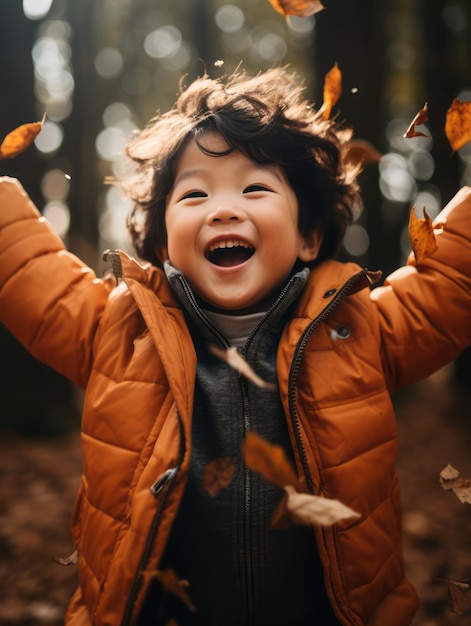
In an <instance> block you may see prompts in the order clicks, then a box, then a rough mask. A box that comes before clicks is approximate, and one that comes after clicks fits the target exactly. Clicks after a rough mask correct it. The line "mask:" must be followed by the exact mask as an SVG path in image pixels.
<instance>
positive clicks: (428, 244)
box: [409, 207, 438, 263]
mask: <svg viewBox="0 0 471 626" xmlns="http://www.w3.org/2000/svg"><path fill="white" fill-rule="evenodd" d="M409 239H410V242H411V246H412V250H413V251H414V254H415V258H416V261H417V263H422V261H425V259H427V258H428V257H429V256H432V254H434V252H436V251H437V250H438V246H437V242H436V240H435V233H434V232H433V224H432V220H431V219H430V217H429V216H428V215H427V212H426V211H425V209H424V217H423V218H422V219H419V218H418V217H417V216H416V214H415V207H413V208H412V209H411V212H410V217H409Z"/></svg>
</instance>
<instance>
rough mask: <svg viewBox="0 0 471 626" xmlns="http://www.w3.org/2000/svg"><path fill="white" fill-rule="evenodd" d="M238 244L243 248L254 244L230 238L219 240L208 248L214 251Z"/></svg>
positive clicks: (209, 250)
mask: <svg viewBox="0 0 471 626" xmlns="http://www.w3.org/2000/svg"><path fill="white" fill-rule="evenodd" d="M236 246H241V247H242V248H250V249H251V248H252V246H251V245H250V244H248V243H247V242H246V241H240V240H239V239H228V240H227V241H218V242H217V243H213V244H211V245H210V246H209V248H208V252H214V250H218V249H220V248H235V247H236Z"/></svg>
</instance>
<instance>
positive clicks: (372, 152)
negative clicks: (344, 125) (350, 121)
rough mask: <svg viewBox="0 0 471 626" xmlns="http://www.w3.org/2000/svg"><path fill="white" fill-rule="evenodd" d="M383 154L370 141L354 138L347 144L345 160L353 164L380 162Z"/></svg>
mask: <svg viewBox="0 0 471 626" xmlns="http://www.w3.org/2000/svg"><path fill="white" fill-rule="evenodd" d="M382 156H383V155H382V154H381V152H379V151H378V150H377V149H376V148H375V147H374V146H373V145H372V144H371V143H370V142H369V141H365V140H364V139H352V140H351V141H349V142H348V143H347V144H346V150H345V156H344V160H345V161H346V162H348V163H351V164H352V165H361V164H363V163H364V164H366V165H369V164H372V163H378V162H379V161H380V159H381V157H382Z"/></svg>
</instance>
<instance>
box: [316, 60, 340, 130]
mask: <svg viewBox="0 0 471 626" xmlns="http://www.w3.org/2000/svg"><path fill="white" fill-rule="evenodd" d="M341 95H342V72H341V70H340V69H339V65H338V63H337V62H335V64H334V66H333V67H332V69H331V70H330V71H329V72H327V74H326V76H325V79H324V92H323V103H322V109H321V110H322V118H323V119H324V120H328V119H329V118H330V114H331V111H332V107H333V106H334V105H335V104H336V103H337V101H338V99H339V98H340V96H341Z"/></svg>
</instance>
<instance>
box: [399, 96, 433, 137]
mask: <svg viewBox="0 0 471 626" xmlns="http://www.w3.org/2000/svg"><path fill="white" fill-rule="evenodd" d="M425 122H428V102H426V103H425V104H424V106H423V107H422V108H421V109H420V111H419V112H418V113H417V114H416V116H415V117H414V119H413V120H412V122H411V123H410V126H409V128H408V129H407V130H406V132H405V133H404V137H405V138H406V139H410V138H411V137H427V138H429V139H430V135H426V134H425V133H423V132H421V131H420V130H417V129H416V128H415V127H416V126H421V125H422V124H425Z"/></svg>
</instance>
